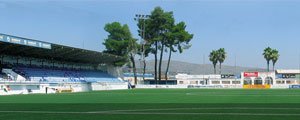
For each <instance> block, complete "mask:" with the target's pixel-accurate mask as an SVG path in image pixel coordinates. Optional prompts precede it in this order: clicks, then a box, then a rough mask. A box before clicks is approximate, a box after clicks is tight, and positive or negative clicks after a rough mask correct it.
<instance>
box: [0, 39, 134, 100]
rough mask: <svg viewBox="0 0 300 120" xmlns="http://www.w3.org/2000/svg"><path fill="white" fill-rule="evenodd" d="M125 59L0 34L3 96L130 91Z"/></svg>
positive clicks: (0, 86) (0, 76)
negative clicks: (123, 67)
mask: <svg viewBox="0 0 300 120" xmlns="http://www.w3.org/2000/svg"><path fill="white" fill-rule="evenodd" d="M121 59H123V58H122V57H119V56H115V55H111V54H106V53H101V52H97V51H91V50H86V49H80V48H74V47H69V46H64V45H58V44H53V43H48V42H43V41H38V40H33V39H27V38H22V37H17V36H12V35H7V34H0V62H1V66H0V68H1V74H0V95H10V94H29V93H57V92H83V91H92V90H107V89H127V88H128V83H127V82H124V81H123V80H122V79H121V78H119V77H121V76H122V71H121V69H119V68H118V67H114V66H113V63H114V62H116V61H118V60H121Z"/></svg>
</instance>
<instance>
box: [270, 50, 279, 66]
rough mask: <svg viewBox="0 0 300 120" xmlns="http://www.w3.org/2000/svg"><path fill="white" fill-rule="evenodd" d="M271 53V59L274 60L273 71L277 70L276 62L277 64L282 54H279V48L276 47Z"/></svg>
mask: <svg viewBox="0 0 300 120" xmlns="http://www.w3.org/2000/svg"><path fill="white" fill-rule="evenodd" d="M271 53H272V54H271V60H272V63H273V71H275V64H276V62H277V60H278V58H279V56H280V55H279V52H278V50H276V49H273V50H272V52H271Z"/></svg>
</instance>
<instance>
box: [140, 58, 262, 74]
mask: <svg viewBox="0 0 300 120" xmlns="http://www.w3.org/2000/svg"><path fill="white" fill-rule="evenodd" d="M136 64H137V68H139V67H140V62H139V61H137V62H136ZM166 66H167V61H163V63H162V71H165V70H166ZM218 68H219V66H217V73H218V72H219V69H218ZM169 71H170V74H173V75H174V74H177V73H188V74H213V71H214V70H213V66H212V65H211V64H194V63H187V62H182V61H171V64H170V70H169ZM242 71H265V69H262V68H251V67H240V66H237V67H235V66H228V65H222V73H224V74H240V73H241V72H242ZM147 72H148V73H149V72H151V73H153V72H154V60H151V61H147Z"/></svg>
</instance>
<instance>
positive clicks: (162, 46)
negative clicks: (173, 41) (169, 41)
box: [158, 43, 165, 81]
mask: <svg viewBox="0 0 300 120" xmlns="http://www.w3.org/2000/svg"><path fill="white" fill-rule="evenodd" d="M164 48H165V45H164V44H163V43H162V45H161V50H160V58H159V66H158V73H159V74H158V80H159V81H161V64H162V59H163V54H164Z"/></svg>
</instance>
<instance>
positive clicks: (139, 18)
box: [134, 14, 149, 80]
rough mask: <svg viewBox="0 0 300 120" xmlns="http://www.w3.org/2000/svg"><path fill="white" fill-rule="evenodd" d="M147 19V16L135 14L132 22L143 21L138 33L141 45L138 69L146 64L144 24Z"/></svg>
mask: <svg viewBox="0 0 300 120" xmlns="http://www.w3.org/2000/svg"><path fill="white" fill-rule="evenodd" d="M148 18H149V15H143V14H136V15H135V18H134V20H135V21H138V22H139V21H140V20H142V21H143V25H142V27H141V28H142V31H141V32H140V36H141V43H140V44H141V45H142V49H141V58H140V68H142V67H141V65H142V64H141V63H142V62H143V66H145V64H146V60H145V51H146V50H145V44H146V42H147V41H146V40H145V28H146V26H145V25H146V24H145V20H146V19H148ZM143 80H145V71H143Z"/></svg>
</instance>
